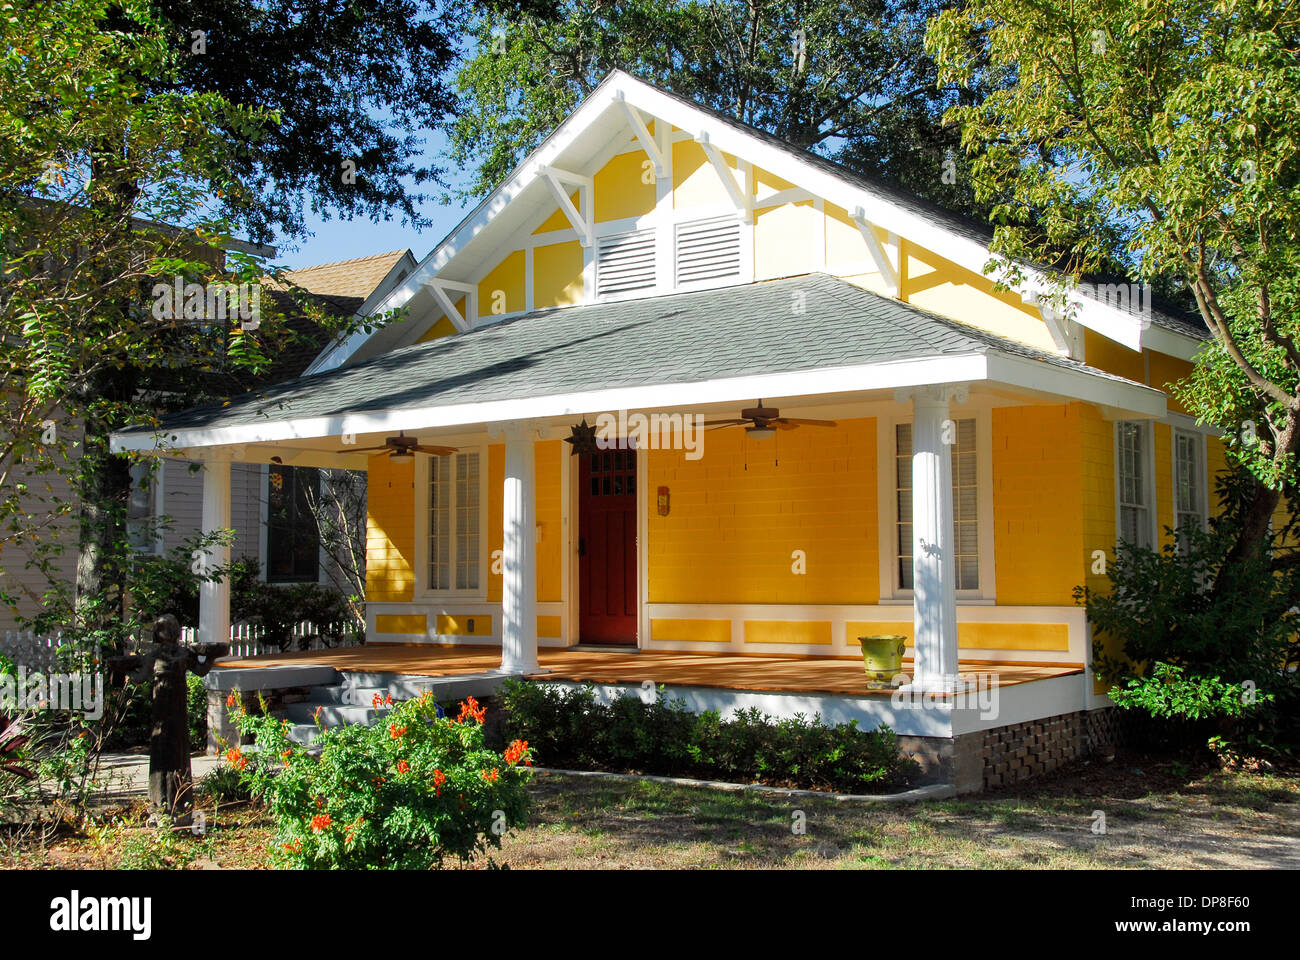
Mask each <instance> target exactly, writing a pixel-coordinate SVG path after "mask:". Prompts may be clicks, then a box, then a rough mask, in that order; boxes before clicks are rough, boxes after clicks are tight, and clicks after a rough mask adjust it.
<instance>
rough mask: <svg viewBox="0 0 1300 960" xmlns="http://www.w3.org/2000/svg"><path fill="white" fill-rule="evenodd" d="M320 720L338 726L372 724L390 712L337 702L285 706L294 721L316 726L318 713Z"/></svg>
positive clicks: (289, 716) (327, 724)
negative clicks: (318, 712)
mask: <svg viewBox="0 0 1300 960" xmlns="http://www.w3.org/2000/svg"><path fill="white" fill-rule="evenodd" d="M317 710H319V711H320V722H321V724H323V725H324V726H327V727H337V726H341V725H343V724H346V723H364V724H367V725H369V724H371V723H374V722H375V721H377V720H379V719H381V718H382V717H383V716H384V715H386V714H387V713H388V710H387V709H382V708H381V709H379V710H376V709H375V708H374V707H371V706H364V707H363V706H346V705H342V704H337V703H291V704H289V705H288V706H287V707H285V710H284V715H285V716H286V717H287V718H288V719H289V721H290V722H292V723H310V724H312V725H313V726H315V723H316V719H317V713H316V711H317Z"/></svg>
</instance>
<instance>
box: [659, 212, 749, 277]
mask: <svg viewBox="0 0 1300 960" xmlns="http://www.w3.org/2000/svg"><path fill="white" fill-rule="evenodd" d="M676 241H677V242H676V249H675V251H674V262H675V264H676V269H677V284H678V286H681V285H682V284H687V283H698V282H699V281H702V280H718V279H722V278H725V277H738V276H740V222H739V221H738V220H736V219H735V218H734V217H723V218H721V219H717V220H697V221H696V222H695V223H682V224H678V226H677V237H676Z"/></svg>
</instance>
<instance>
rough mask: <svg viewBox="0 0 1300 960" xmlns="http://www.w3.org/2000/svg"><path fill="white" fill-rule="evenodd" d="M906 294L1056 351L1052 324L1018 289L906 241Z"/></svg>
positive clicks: (903, 254)
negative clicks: (1000, 287)
mask: <svg viewBox="0 0 1300 960" xmlns="http://www.w3.org/2000/svg"><path fill="white" fill-rule="evenodd" d="M900 251H901V257H902V262H903V269H902V271H901V272H902V299H903V300H905V301H906V302H907V303H910V304H912V305H914V306H917V307H920V308H922V309H923V310H933V311H934V312H935V313H940V314H943V315H944V316H946V317H952V318H954V319H956V320H960V321H961V322H963V323H968V324H970V325H971V326H974V327H979V328H980V329H982V330H988V331H991V332H992V333H996V334H998V335H1000V336H1003V337H1010V338H1011V339H1013V340H1019V341H1020V342H1021V343H1027V344H1029V345H1030V346H1034V347H1038V348H1039V349H1042V350H1055V349H1056V344H1055V341H1054V340H1053V339H1052V335H1051V333H1050V332H1049V331H1048V329H1047V324H1045V323H1044V322H1043V318H1042V317H1041V316H1040V315H1039V313H1038V311H1037V310H1036V309H1034V308H1033V307H1028V306H1026V305H1025V304H1024V303H1022V302H1021V300H1020V297H1018V296H1016V295H1015V294H1013V293H1007V292H998V291H995V290H994V289H993V286H994V285H993V281H992V280H991V279H989V278H988V277H985V276H983V275H981V274H978V273H973V272H971V271H970V270H967V269H965V268H964V267H959V266H957V265H956V264H954V263H952V262H950V261H948V260H945V259H943V258H942V257H940V256H939V255H938V254H936V253H933V252H931V251H929V250H926V249H925V248H924V247H921V246H919V245H917V244H915V243H912V242H911V241H909V240H902V241H901V243H900Z"/></svg>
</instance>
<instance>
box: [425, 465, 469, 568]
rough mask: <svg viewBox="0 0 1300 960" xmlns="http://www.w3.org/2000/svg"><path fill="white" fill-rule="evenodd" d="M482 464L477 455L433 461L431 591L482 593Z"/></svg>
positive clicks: (430, 496) (430, 526) (430, 471)
mask: <svg viewBox="0 0 1300 960" xmlns="http://www.w3.org/2000/svg"><path fill="white" fill-rule="evenodd" d="M480 469H481V467H480V463H479V454H478V453H477V452H470V453H453V454H449V455H447V456H445V457H429V526H428V530H429V589H430V590H435V591H477V590H478V589H479V577H480V564H479V549H480V547H479V534H480V530H481V527H480V522H479V521H480V514H479V511H480V510H481V509H482V504H481V502H480V500H481V497H480V490H481V487H480V483H479V479H480V474H479V471H480Z"/></svg>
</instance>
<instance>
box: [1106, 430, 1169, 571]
mask: <svg viewBox="0 0 1300 960" xmlns="http://www.w3.org/2000/svg"><path fill="white" fill-rule="evenodd" d="M1125 423H1135V424H1137V425H1138V426H1139V427H1141V429H1142V437H1143V441H1144V442H1145V444H1146V449H1145V450H1144V451H1143V457H1142V459H1143V460H1144V461H1145V464H1144V466H1145V467H1146V474H1145V484H1144V486H1145V487H1146V495H1147V517H1148V520H1147V529H1148V531H1149V534H1150V537H1151V549H1152V550H1157V551H1158V550H1159V549H1160V518H1159V509H1158V508H1159V503H1158V501H1157V499H1156V443H1155V427H1154V425H1153V423H1152V421H1150V420H1116V421H1115V427H1114V430H1113V431H1112V436H1111V449H1112V451H1113V454H1112V455H1113V457H1114V459H1115V470H1114V482H1115V546H1116V547H1117V548H1118V546H1119V544H1120V543H1121V542H1122V541H1121V540H1120V538H1119V532H1120V529H1121V524H1120V507H1121V504H1120V482H1119V467H1120V456H1119V428H1120V426H1121V425H1122V424H1125ZM1170 446H1171V447H1172V446H1173V442H1172V438H1171V441H1170ZM1172 479H1173V474H1170V481H1171V483H1172Z"/></svg>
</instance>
